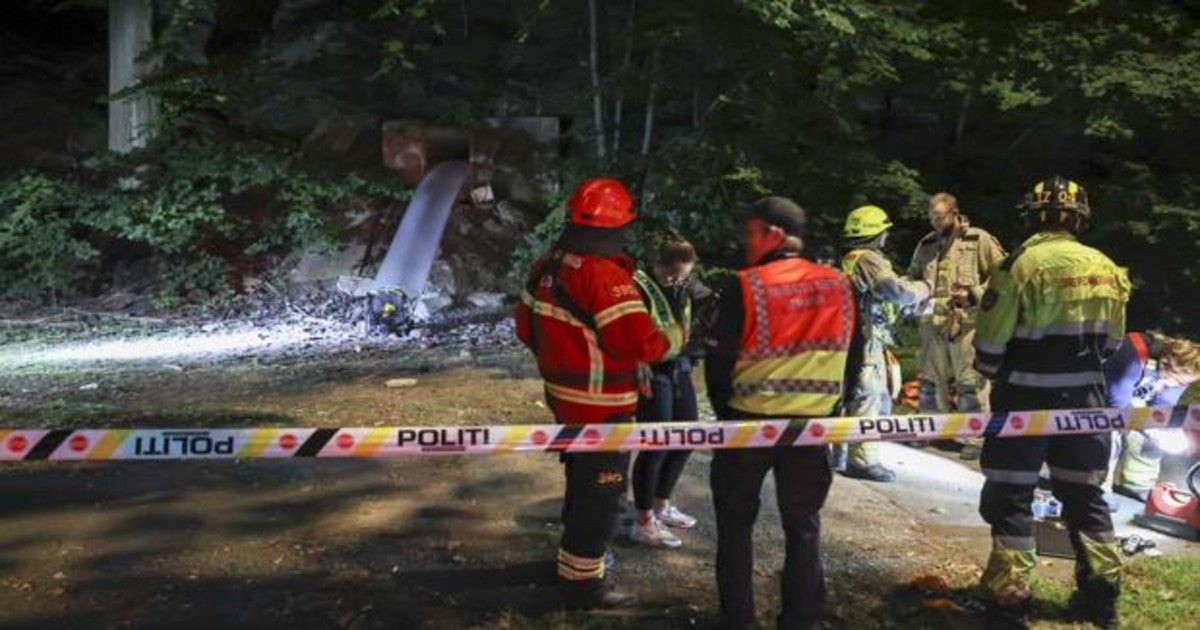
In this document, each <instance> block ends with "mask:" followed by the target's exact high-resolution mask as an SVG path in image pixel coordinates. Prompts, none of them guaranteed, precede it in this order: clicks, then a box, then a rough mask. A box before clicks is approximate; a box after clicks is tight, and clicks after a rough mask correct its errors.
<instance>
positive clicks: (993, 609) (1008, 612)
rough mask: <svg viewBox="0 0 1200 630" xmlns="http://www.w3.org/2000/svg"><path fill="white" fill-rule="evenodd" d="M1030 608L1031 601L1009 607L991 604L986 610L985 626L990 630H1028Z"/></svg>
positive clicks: (1027, 600)
mask: <svg viewBox="0 0 1200 630" xmlns="http://www.w3.org/2000/svg"><path fill="white" fill-rule="evenodd" d="M1030 608H1032V601H1031V600H1029V599H1026V600H1024V601H1022V602H1021V603H1019V604H1009V605H1001V604H998V603H996V602H990V603H988V605H987V608H986V609H985V610H984V615H985V616H986V617H987V619H986V621H985V624H986V626H987V628H988V630H1028V628H1029V611H1030Z"/></svg>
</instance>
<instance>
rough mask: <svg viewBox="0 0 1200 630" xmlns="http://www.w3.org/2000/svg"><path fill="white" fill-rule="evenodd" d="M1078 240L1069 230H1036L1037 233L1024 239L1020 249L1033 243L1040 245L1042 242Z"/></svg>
mask: <svg viewBox="0 0 1200 630" xmlns="http://www.w3.org/2000/svg"><path fill="white" fill-rule="evenodd" d="M1078 240H1079V239H1077V238H1075V235H1074V234H1071V233H1070V232H1063V231H1061V230H1056V231H1053V232H1038V233H1036V234H1034V235H1033V236H1030V237H1029V238H1027V239H1025V242H1024V243H1021V249H1028V248H1030V247H1033V246H1034V245H1041V244H1042V243H1049V242H1052V241H1078Z"/></svg>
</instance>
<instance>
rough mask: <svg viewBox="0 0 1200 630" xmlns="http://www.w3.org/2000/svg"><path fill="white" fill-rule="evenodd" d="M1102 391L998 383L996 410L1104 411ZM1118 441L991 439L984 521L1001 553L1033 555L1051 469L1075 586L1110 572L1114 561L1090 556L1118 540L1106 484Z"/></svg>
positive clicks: (985, 457) (985, 462) (984, 464)
mask: <svg viewBox="0 0 1200 630" xmlns="http://www.w3.org/2000/svg"><path fill="white" fill-rule="evenodd" d="M1103 404H1104V392H1103V390H1101V389H1098V388H1095V389H1088V388H1060V389H1050V388H1031V387H1019V386H1014V385H1009V384H1007V383H1003V382H1001V383H996V384H995V385H994V386H993V389H992V396H991V406H992V409H993V410H995V411H1009V410H1021V409H1073V408H1086V407H1100V406H1103ZM1111 453H1112V435H1111V434H1110V433H1094V434H1089V435H1055V436H1046V437H1028V438H986V439H985V440H984V443H983V453H982V455H981V456H980V460H979V464H980V467H981V468H982V469H983V474H984V477H986V479H987V480H986V481H985V482H984V484H983V490H982V492H981V493H980V497H979V514H980V516H982V517H983V520H984V521H986V522H987V523H988V524H989V525H991V527H992V539H993V547H994V548H1006V549H1027V550H1032V549H1033V548H1034V530H1033V514H1032V512H1031V510H1030V505H1031V504H1032V503H1033V495H1034V490H1035V488H1036V487H1037V481H1038V474H1039V471H1040V470H1041V469H1042V465H1043V464H1045V465H1046V466H1047V467H1048V468H1049V469H1050V481H1051V487H1052V489H1053V492H1054V496H1055V497H1056V498H1058V499H1059V500H1060V501H1062V508H1063V511H1062V519H1063V521H1065V522H1066V524H1067V529H1068V531H1069V533H1070V537H1071V543H1072V545H1073V546H1074V548H1075V556H1076V563H1075V579H1076V582H1077V583H1078V584H1079V585H1081V586H1082V585H1084V584H1085V583H1086V582H1088V581H1089V580H1091V578H1092V577H1093V576H1094V575H1095V574H1096V573H1101V574H1103V573H1109V572H1110V571H1109V570H1110V569H1111V568H1112V562H1111V558H1105V557H1095V556H1093V555H1091V554H1089V553H1088V552H1087V546H1085V544H1084V543H1085V541H1084V538H1086V539H1087V541H1088V542H1090V543H1093V544H1106V543H1107V544H1111V543H1112V541H1113V540H1114V535H1113V524H1112V516H1111V515H1110V514H1109V512H1108V504H1107V503H1106V502H1105V501H1104V489H1103V488H1102V487H1101V485H1102V484H1103V483H1104V480H1105V478H1106V477H1107V475H1108V462H1109V457H1110V455H1111Z"/></svg>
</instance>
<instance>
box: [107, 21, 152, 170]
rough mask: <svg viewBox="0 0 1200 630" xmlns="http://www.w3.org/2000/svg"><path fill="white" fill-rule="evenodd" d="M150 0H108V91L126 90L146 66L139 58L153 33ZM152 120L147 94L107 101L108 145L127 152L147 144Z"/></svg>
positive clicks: (142, 74)
mask: <svg viewBox="0 0 1200 630" xmlns="http://www.w3.org/2000/svg"><path fill="white" fill-rule="evenodd" d="M153 11H154V9H153V4H152V3H151V1H150V0H109V3H108V50H109V53H108V93H109V94H116V93H118V92H121V91H123V90H127V89H129V88H131V87H133V86H135V85H137V84H138V83H139V82H141V80H142V77H143V76H145V74H146V72H147V71H148V70H149V68H148V67H147V66H146V63H145V62H144V61H143V60H142V59H141V58H140V57H141V56H142V54H143V53H145V52H146V50H148V49H149V48H150V45H151V39H152V37H153V35H152V31H151V25H152V22H153V18H154V14H153ZM153 124H154V103H153V102H152V101H151V100H150V98H148V97H146V96H133V97H125V98H120V99H113V100H111V101H109V103H108V149H109V150H110V151H115V152H117V153H128V152H129V151H132V150H133V149H139V148H142V147H144V146H146V142H147V141H148V140H149V138H150V132H151V130H152V126H153Z"/></svg>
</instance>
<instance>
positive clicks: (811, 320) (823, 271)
mask: <svg viewBox="0 0 1200 630" xmlns="http://www.w3.org/2000/svg"><path fill="white" fill-rule="evenodd" d="M738 282H739V284H740V287H741V293H742V295H741V297H742V301H743V308H744V312H745V320H744V322H743V327H742V341H741V348H740V350H739V352H738V356H737V361H736V363H735V365H734V369H733V395H732V397H731V398H730V399H729V405H730V406H731V407H732V408H734V409H736V410H740V411H745V412H749V413H754V414H761V415H779V416H819V415H826V414H829V413H832V412H833V410H834V409H835V407H836V406H837V403H838V401H839V400H840V399H841V397H842V391H843V386H844V379H845V372H846V362H847V354H848V351H849V348H850V342H851V337H852V336H853V334H854V327H855V326H856V318H855V305H854V296H853V292H852V289H851V287H850V282H849V281H848V280H847V279H846V277H845V276H844V275H842V274H841V273H839V272H838V271H837V270H835V269H832V268H830V267H826V266H824V265H817V264H815V263H812V262H809V261H807V260H804V259H803V258H798V257H789V258H782V259H779V260H774V261H772V262H769V263H766V264H764V265H759V266H756V267H750V268H749V269H745V270H742V271H740V272H738Z"/></svg>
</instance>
